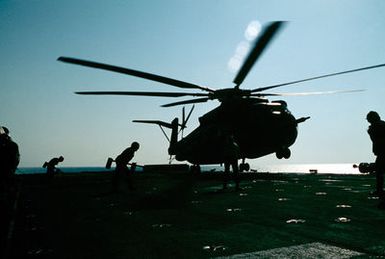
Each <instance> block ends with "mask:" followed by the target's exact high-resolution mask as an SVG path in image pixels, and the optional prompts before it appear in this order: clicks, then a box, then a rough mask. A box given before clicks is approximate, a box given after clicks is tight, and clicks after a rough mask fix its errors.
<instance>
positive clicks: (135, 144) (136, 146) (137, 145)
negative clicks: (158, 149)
mask: <svg viewBox="0 0 385 259" xmlns="http://www.w3.org/2000/svg"><path fill="white" fill-rule="evenodd" d="M131 147H132V148H133V149H135V150H138V149H139V147H140V145H139V143H138V142H136V141H134V142H132V144H131Z"/></svg>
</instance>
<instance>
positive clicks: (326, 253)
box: [216, 242, 364, 259]
mask: <svg viewBox="0 0 385 259" xmlns="http://www.w3.org/2000/svg"><path fill="white" fill-rule="evenodd" d="M361 255H364V254H363V253H360V252H357V251H353V250H349V249H346V248H341V247H337V246H331V245H326V244H323V243H319V242H315V243H308V244H303V245H298V246H288V247H280V248H274V249H269V250H264V251H256V252H251V253H244V254H235V255H229V256H221V257H216V259H226V258H227V259H238V258H241V259H246V258H351V257H353V256H361Z"/></svg>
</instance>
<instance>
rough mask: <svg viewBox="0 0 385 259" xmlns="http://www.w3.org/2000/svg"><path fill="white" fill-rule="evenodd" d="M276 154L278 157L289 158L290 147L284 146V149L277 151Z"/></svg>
mask: <svg viewBox="0 0 385 259" xmlns="http://www.w3.org/2000/svg"><path fill="white" fill-rule="evenodd" d="M275 156H276V157H277V158H278V159H282V158H285V159H289V158H290V156H291V151H290V149H288V148H284V149H281V150H279V151H277V152H275Z"/></svg>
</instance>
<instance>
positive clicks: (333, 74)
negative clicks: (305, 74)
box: [251, 64, 385, 93]
mask: <svg viewBox="0 0 385 259" xmlns="http://www.w3.org/2000/svg"><path fill="white" fill-rule="evenodd" d="M383 66H385V64H379V65H374V66H369V67H361V68H356V69H351V70H346V71H342V72H337V73H331V74H326V75H322V76H315V77H310V78H306V79H302V80H297V81H292V82H288V83H283V84H277V85H271V86H266V87H259V88H256V89H253V90H251V92H252V93H255V92H262V91H265V90H269V89H273V88H277V87H281V86H285V85H292V84H297V83H301V82H306V81H310V80H316V79H320V78H324V77H330V76H337V75H342V74H348V73H353V72H358V71H362V70H368V69H374V68H379V67H383Z"/></svg>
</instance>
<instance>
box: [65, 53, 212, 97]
mask: <svg viewBox="0 0 385 259" xmlns="http://www.w3.org/2000/svg"><path fill="white" fill-rule="evenodd" d="M58 60H59V61H62V62H66V63H71V64H75V65H80V66H86V67H92V68H97V69H103V70H108V71H112V72H117V73H122V74H126V75H130V76H136V77H141V78H144V79H148V80H152V81H156V82H160V83H164V84H168V85H172V86H176V87H179V88H192V89H200V90H203V91H206V92H212V91H213V90H212V89H209V88H208V87H202V86H199V85H196V84H191V83H188V82H184V81H180V80H176V79H173V78H169V77H164V76H159V75H155V74H150V73H147V72H142V71H138V70H133V69H129V68H124V67H118V66H112V65H108V64H103V63H97V62H93V61H88V60H82V59H77V58H70V57H59V58H58Z"/></svg>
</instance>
